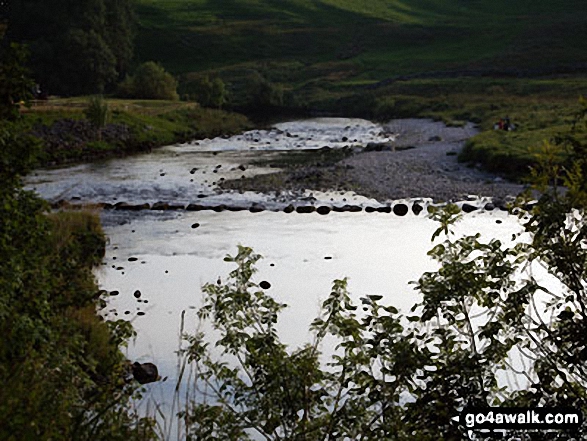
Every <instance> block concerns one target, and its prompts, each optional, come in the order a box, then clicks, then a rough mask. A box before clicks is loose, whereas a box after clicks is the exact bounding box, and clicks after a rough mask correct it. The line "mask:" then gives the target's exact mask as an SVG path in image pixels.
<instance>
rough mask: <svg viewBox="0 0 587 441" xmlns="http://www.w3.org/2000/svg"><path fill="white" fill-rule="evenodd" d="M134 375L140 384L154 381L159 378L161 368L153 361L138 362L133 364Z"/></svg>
mask: <svg viewBox="0 0 587 441" xmlns="http://www.w3.org/2000/svg"><path fill="white" fill-rule="evenodd" d="M132 376H133V377H134V379H135V380H137V381H138V382H139V383H140V384H147V383H153V382H155V381H157V380H159V378H160V377H159V370H158V369H157V366H155V365H154V364H153V363H138V362H136V361H135V362H134V363H133V364H132Z"/></svg>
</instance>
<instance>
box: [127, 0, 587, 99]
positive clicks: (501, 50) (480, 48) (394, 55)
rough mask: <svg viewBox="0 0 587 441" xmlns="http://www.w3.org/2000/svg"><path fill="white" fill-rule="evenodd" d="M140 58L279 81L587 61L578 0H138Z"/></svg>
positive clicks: (174, 67)
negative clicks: (255, 71)
mask: <svg viewBox="0 0 587 441" xmlns="http://www.w3.org/2000/svg"><path fill="white" fill-rule="evenodd" d="M136 8H137V13H138V17H139V21H140V28H139V33H138V38H137V50H138V58H139V59H141V60H157V61H160V62H161V63H163V64H164V65H165V67H166V68H167V69H169V70H171V71H172V72H174V73H175V74H186V73H189V72H200V71H204V70H212V71H219V72H221V73H222V75H224V76H226V77H231V76H238V74H239V73H242V70H243V69H260V70H262V71H265V72H266V73H267V74H268V75H269V76H274V78H272V79H273V80H275V81H280V82H284V83H288V84H295V85H296V86H298V87H299V86H301V85H302V84H304V83H307V82H309V81H315V80H316V79H324V80H326V81H329V82H339V81H342V80H345V81H354V82H369V81H378V80H382V79H385V78H390V77H394V76H397V75H405V74H417V73H422V72H430V71H455V70H457V71H458V70H483V71H495V70H502V71H503V70H510V69H514V70H540V71H547V70H551V69H552V70H557V71H561V70H570V69H573V68H576V67H578V66H579V65H580V64H581V63H584V62H585V61H587V50H586V49H587V40H586V39H584V38H581V37H580V36H581V35H585V29H586V24H585V23H586V21H585V18H584V17H585V16H587V3H586V2H584V1H578V0H568V1H565V2H553V1H545V0H534V1H530V0H519V1H514V2H512V1H505V0H493V1H488V0H453V1H450V2H449V1H446V0H407V1H406V0H404V1H399V0H369V1H367V0H286V1H284V0H215V1H205V0H137V6H136Z"/></svg>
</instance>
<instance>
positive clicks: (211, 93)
mask: <svg viewBox="0 0 587 441" xmlns="http://www.w3.org/2000/svg"><path fill="white" fill-rule="evenodd" d="M181 89H182V97H184V98H185V99H187V100H190V101H197V102H198V103H199V104H200V105H201V106H202V107H214V108H217V109H220V108H222V106H223V105H224V104H226V102H227V101H228V90H227V89H226V85H225V84H224V81H222V79H220V78H218V77H217V78H214V79H212V80H210V78H209V77H208V76H205V77H203V78H201V79H199V80H196V81H191V82H189V83H186V84H184V85H183V86H182V87H181Z"/></svg>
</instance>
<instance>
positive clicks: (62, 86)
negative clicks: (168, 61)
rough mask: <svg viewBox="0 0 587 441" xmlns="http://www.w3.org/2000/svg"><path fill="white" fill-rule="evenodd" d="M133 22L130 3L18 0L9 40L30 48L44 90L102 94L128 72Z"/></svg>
mask: <svg viewBox="0 0 587 441" xmlns="http://www.w3.org/2000/svg"><path fill="white" fill-rule="evenodd" d="M134 21H135V18H134V15H133V11H132V8H131V2H130V0H79V1H74V0H49V1H46V0H13V3H12V5H11V10H10V15H9V25H8V36H9V38H10V39H11V40H12V41H18V42H24V43H27V44H29V46H30V49H31V63H30V64H31V67H32V69H33V74H34V77H35V79H36V81H37V82H39V83H40V85H41V90H42V91H43V92H45V93H50V94H58V95H79V94H87V93H98V92H103V91H104V90H105V89H107V88H109V87H111V86H112V85H113V84H114V83H115V82H116V81H117V80H119V79H120V78H122V77H124V75H125V74H126V70H127V69H128V66H129V63H130V60H131V58H132V52H133V32H134V31H133V24H134Z"/></svg>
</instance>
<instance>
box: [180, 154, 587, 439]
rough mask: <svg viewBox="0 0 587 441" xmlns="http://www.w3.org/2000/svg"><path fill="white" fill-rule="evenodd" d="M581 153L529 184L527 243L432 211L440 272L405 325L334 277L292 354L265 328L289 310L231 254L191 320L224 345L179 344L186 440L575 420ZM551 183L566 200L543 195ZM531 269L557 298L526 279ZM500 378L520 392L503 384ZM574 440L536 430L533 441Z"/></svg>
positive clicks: (581, 294) (582, 374) (354, 435)
mask: <svg viewBox="0 0 587 441" xmlns="http://www.w3.org/2000/svg"><path fill="white" fill-rule="evenodd" d="M583 147H584V145H582V144H581V143H578V144H577V145H575V150H574V152H575V161H574V163H573V164H572V166H569V167H567V168H561V167H559V166H558V165H557V164H553V162H552V161H551V158H550V157H549V156H548V155H542V156H541V157H540V158H539V167H538V168H537V169H536V170H535V175H536V178H537V183H538V185H540V183H541V180H542V183H543V184H545V185H543V186H542V190H543V191H544V192H543V194H542V196H541V197H540V199H539V201H538V202H537V203H536V205H535V206H534V208H533V210H532V212H531V213H530V214H529V216H528V217H527V219H526V220H525V222H524V223H523V226H524V229H525V232H526V233H529V237H530V240H529V241H526V242H519V243H517V244H515V245H511V244H507V243H503V242H501V241H500V240H497V239H491V240H489V241H487V240H483V239H482V238H481V236H480V235H479V234H476V235H474V236H467V237H463V238H459V239H454V238H452V237H451V236H452V235H453V233H452V225H453V224H454V222H456V221H457V220H458V218H459V216H460V214H459V209H458V208H457V207H456V206H453V205H448V206H447V207H446V208H445V209H444V210H440V211H438V212H436V213H435V214H433V217H435V218H436V219H437V220H438V221H439V222H440V226H439V228H438V230H437V231H436V232H435V234H434V236H433V240H434V239H435V238H436V237H439V236H444V237H445V240H444V241H443V242H441V243H437V244H436V245H435V246H434V247H433V248H432V250H431V251H430V252H429V255H430V256H431V257H432V258H433V259H435V260H436V261H438V262H439V263H440V264H441V267H440V269H439V270H438V271H437V272H427V273H425V274H424V275H423V276H422V277H421V278H420V279H419V281H418V282H417V283H416V287H417V289H418V291H420V293H421V294H422V297H423V300H422V302H421V303H420V304H418V305H416V306H415V307H414V308H412V311H411V313H410V314H409V315H402V314H400V313H399V311H398V310H397V309H396V308H394V307H393V306H390V305H384V304H382V303H381V296H374V295H370V296H366V297H363V298H361V299H360V302H361V303H360V305H359V304H354V303H353V301H352V300H351V297H350V295H349V294H348V292H347V283H346V280H345V279H343V280H336V281H334V284H333V287H332V292H331V294H330V295H329V296H328V298H327V299H326V300H325V301H324V303H323V304H322V311H321V314H320V316H319V317H318V318H317V319H316V320H314V322H313V323H312V324H311V330H312V332H313V335H314V341H313V342H312V343H311V344H307V345H305V346H303V347H301V348H297V349H291V348H288V347H287V346H286V345H285V344H284V343H282V342H281V341H280V338H279V335H278V333H277V329H276V324H277V321H278V317H279V313H280V312H281V311H282V310H283V308H285V307H286V305H284V304H280V303H278V302H276V301H275V300H274V299H273V298H272V297H270V296H269V295H267V294H266V293H265V292H264V290H263V289H261V287H260V286H259V285H258V284H257V283H255V282H254V281H253V275H254V273H255V271H256V269H255V263H256V262H257V261H258V260H259V259H260V256H259V255H258V254H255V253H253V251H252V249H250V248H246V247H242V246H241V247H239V250H238V254H237V255H236V256H233V257H231V256H227V257H226V259H225V260H226V261H228V262H233V263H235V264H237V268H236V269H235V270H234V271H232V272H231V273H230V275H229V279H228V280H227V281H226V282H224V283H222V282H221V283H217V284H207V285H205V286H204V291H205V293H206V298H205V304H204V306H203V307H202V308H201V310H200V311H199V312H198V317H199V319H200V320H208V321H210V323H211V324H212V326H213V328H214V329H215V331H216V332H218V333H219V336H220V337H219V338H218V339H217V341H216V342H215V345H216V347H217V348H218V349H214V350H213V349H211V348H210V346H209V345H210V342H209V341H207V339H206V336H205V335H204V334H203V333H195V334H192V335H185V336H184V339H185V343H186V344H185V347H184V350H183V354H184V355H185V357H186V362H192V363H193V364H194V370H195V378H196V380H195V384H194V386H193V387H194V388H195V390H196V394H195V396H194V397H193V400H192V401H191V403H190V404H189V405H188V406H187V408H186V409H185V410H184V411H183V412H181V413H180V414H179V417H180V418H181V419H182V421H183V423H184V425H185V428H186V432H187V435H188V438H189V439H209V440H211V439H252V438H253V437H259V436H260V437H262V438H264V439H269V440H277V439H288V440H302V439H303V440H330V439H362V440H381V439H390V440H391V439H393V440H409V439H420V440H439V439H444V440H460V439H463V438H464V437H466V435H467V433H466V430H467V429H466V428H465V427H464V426H463V425H460V424H459V423H458V422H456V421H455V420H454V418H455V417H457V416H459V413H460V412H461V411H462V410H463V409H465V408H466V407H469V406H472V407H489V406H503V407H516V406H519V407H530V408H535V407H544V406H548V407H554V406H559V407H570V408H573V409H575V410H578V411H580V412H582V413H583V415H586V414H587V393H586V390H587V332H585V330H586V329H587V217H586V214H587V213H585V202H586V200H587V199H586V198H585V195H586V192H585V180H584V179H583V176H584V170H583V169H584V167H585V164H587V162H586V158H585V155H584V150H583V149H582V148H583ZM557 179H559V180H563V181H564V184H565V185H566V187H567V189H568V191H566V192H564V193H563V192H561V191H560V189H559V187H557V186H554V187H552V186H551V187H548V185H547V184H549V183H552V182H553V181H556V180H557ZM520 202H527V201H525V200H523V198H522V199H521V200H520ZM538 267H542V268H544V269H546V271H547V272H548V274H549V276H550V277H553V278H554V279H556V280H557V281H558V286H557V287H556V288H549V287H548V286H553V285H552V284H551V283H549V284H548V285H547V284H545V283H544V279H543V278H542V279H539V278H537V277H536V276H535V274H534V271H535V270H536V268H538ZM555 286H556V285H555ZM327 341H330V342H332V341H335V342H336V343H337V345H336V350H335V351H334V353H333V354H325V353H321V347H322V345H323V344H324V343H325V342H327ZM218 351H220V355H218V354H217V353H218ZM214 354H216V355H214ZM520 366H522V367H520ZM506 375H510V376H512V375H515V376H516V377H517V379H518V381H520V383H521V384H522V387H514V386H512V385H511V384H507V382H504V381H503V378H504V376H506ZM581 430H582V431H583V433H585V431H586V430H587V423H584V424H583V427H581ZM510 435H511V436H512V437H515V436H516V435H518V436H519V435H520V434H516V433H513V432H512V433H510ZM526 435H528V433H526ZM577 435H578V434H577V433H573V432H571V431H569V432H567V431H562V430H561V431H558V432H555V433H550V432H546V431H537V432H531V437H532V439H536V440H541V439H555V438H556V439H574V437H576V436H577ZM478 437H479V439H480V438H481V434H478ZM483 437H484V438H485V439H487V437H489V438H491V435H488V434H484V435H483Z"/></svg>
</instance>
